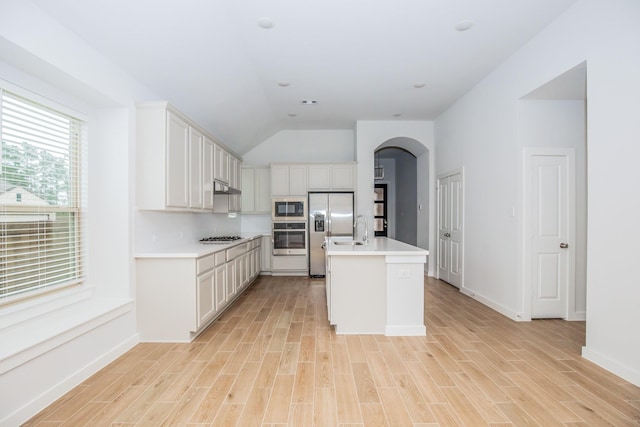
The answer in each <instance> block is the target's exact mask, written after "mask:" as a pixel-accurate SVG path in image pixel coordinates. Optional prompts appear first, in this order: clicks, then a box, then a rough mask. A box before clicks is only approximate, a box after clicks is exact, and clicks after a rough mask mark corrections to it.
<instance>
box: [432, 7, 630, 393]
mask: <svg viewBox="0 0 640 427" xmlns="http://www.w3.org/2000/svg"><path fill="white" fill-rule="evenodd" d="M638 16H640V3H639V2H637V1H635V0H612V1H610V2H602V1H598V0H581V1H579V2H577V3H576V4H575V5H574V6H572V7H571V8H569V9H568V10H567V11H566V12H565V13H564V14H563V15H561V16H560V17H559V18H558V19H556V20H555V21H554V22H553V23H551V24H550V25H549V26H547V27H546V28H545V29H544V30H543V31H541V32H540V33H539V34H538V35H537V36H536V37H534V38H533V39H532V40H531V41H530V42H529V43H528V44H527V45H525V46H524V47H523V48H521V49H520V50H519V51H518V52H516V53H515V54H514V55H513V56H512V57H510V58H509V59H508V60H507V61H505V62H504V63H503V64H502V65H501V66H499V67H498V68H496V69H495V70H494V71H493V72H492V73H491V74H490V75H489V76H487V77H486V78H485V79H484V80H483V81H481V82H480V83H479V84H478V85H476V87H474V89H473V90H471V91H470V92H468V93H467V94H466V95H465V96H464V97H463V98H461V99H460V100H458V101H457V102H456V103H455V104H454V105H453V106H452V107H451V108H449V109H448V110H447V111H446V112H445V113H444V114H442V115H441V116H440V117H439V118H438V119H437V120H436V125H435V128H436V139H437V153H438V155H437V160H436V169H437V171H436V172H437V173H442V172H445V171H447V170H452V169H456V168H460V167H462V166H464V167H465V183H466V189H465V195H466V197H467V199H466V200H465V204H466V206H465V207H466V223H465V225H466V234H465V239H466V242H465V248H466V252H465V278H466V284H465V285H466V286H467V287H469V288H470V289H471V290H473V291H474V293H475V294H476V295H479V296H481V297H482V298H483V299H485V300H486V301H488V302H490V303H491V304H494V305H495V306H496V307H498V309H499V310H500V311H501V312H503V313H504V314H506V315H508V316H510V317H512V318H514V319H515V318H517V315H518V313H519V310H520V308H521V307H520V305H519V301H518V287H519V286H520V284H521V280H522V278H521V277H519V275H518V268H517V266H518V263H519V258H520V257H521V255H522V251H521V248H520V247H519V245H518V233H519V231H520V230H519V227H518V216H519V215H521V212H519V210H518V209H516V218H512V217H511V215H510V212H511V211H512V209H513V208H514V207H518V206H520V204H519V200H520V198H521V196H522V188H521V187H520V186H519V184H518V183H519V181H520V179H519V174H520V173H521V170H520V166H519V165H520V164H521V158H520V155H521V154H520V153H521V148H522V145H521V144H522V142H521V141H520V140H519V138H518V128H517V122H518V117H517V111H518V100H519V99H520V98H522V97H523V96H524V95H526V94H528V93H530V92H531V91H532V90H534V89H536V88H537V87H540V86H542V85H543V84H545V83H546V82H548V81H550V80H552V79H553V78H555V77H556V76H558V75H560V74H562V73H564V72H565V71H567V70H570V69H571V68H573V67H574V66H576V65H577V64H580V63H582V62H584V61H586V63H587V70H588V71H587V75H588V77H587V94H588V111H587V135H588V136H587V139H588V167H587V170H588V172H587V173H588V176H587V179H588V226H587V230H588V242H587V252H588V255H587V292H586V294H587V301H586V318H587V338H586V345H585V347H584V349H583V355H584V356H585V357H587V358H588V359H590V360H592V361H594V362H596V363H598V364H599V365H601V366H603V367H605V368H606V369H608V370H610V371H612V372H614V373H616V374H618V375H620V376H622V377H623V378H625V379H627V380H629V381H631V382H633V383H634V384H636V385H640V342H639V341H638V340H633V339H629V331H634V330H636V329H637V328H638V327H640V311H639V310H638V309H637V305H638V301H640V286H638V275H637V271H636V269H635V265H636V264H637V260H636V257H637V254H638V253H640V222H638V221H637V218H638V217H640V198H638V197H636V196H634V195H637V192H638V189H637V183H638V182H640V168H638V167H637V159H638V158H639V157H640V146H638V144H637V141H638V140H640V120H638V115H637V112H638V111H640V55H639V54H638V52H639V51H638V43H637V41H638V40H640V28H639V27H638V26H637V23H636V20H637V17H638ZM612 224H615V225H618V227H615V226H613V227H612Z"/></svg>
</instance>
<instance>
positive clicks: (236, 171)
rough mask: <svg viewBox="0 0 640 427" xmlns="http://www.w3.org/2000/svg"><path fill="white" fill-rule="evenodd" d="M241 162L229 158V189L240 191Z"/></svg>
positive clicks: (233, 157) (232, 157)
mask: <svg viewBox="0 0 640 427" xmlns="http://www.w3.org/2000/svg"><path fill="white" fill-rule="evenodd" d="M240 164H241V162H240V160H239V159H238V158H236V157H235V156H231V155H230V156H229V187H231V188H236V189H240V179H241V172H240Z"/></svg>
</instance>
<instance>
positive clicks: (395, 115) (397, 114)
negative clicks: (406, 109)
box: [393, 113, 402, 117]
mask: <svg viewBox="0 0 640 427" xmlns="http://www.w3.org/2000/svg"><path fill="white" fill-rule="evenodd" d="M400 116H402V114H400V113H395V114H394V115H393V117H400Z"/></svg>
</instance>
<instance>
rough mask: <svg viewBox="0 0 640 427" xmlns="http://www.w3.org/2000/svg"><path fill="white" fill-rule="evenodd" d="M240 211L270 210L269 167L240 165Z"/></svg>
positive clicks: (257, 211) (260, 211)
mask: <svg viewBox="0 0 640 427" xmlns="http://www.w3.org/2000/svg"><path fill="white" fill-rule="evenodd" d="M242 212H243V213H269V212H271V171H270V170H269V168H266V167H253V166H242Z"/></svg>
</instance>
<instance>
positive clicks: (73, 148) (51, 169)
mask: <svg viewBox="0 0 640 427" xmlns="http://www.w3.org/2000/svg"><path fill="white" fill-rule="evenodd" d="M0 95H1V97H0V138H1V140H2V146H1V150H0V161H1V162H0V165H1V167H2V170H1V173H0V304H2V303H3V302H9V301H14V300H15V299H16V298H20V297H25V296H31V295H33V294H39V293H41V292H45V291H51V290H55V289H59V288H63V287H66V286H70V285H76V284H79V283H81V282H82V280H83V277H84V270H83V252H84V250H83V249H84V248H83V246H84V245H83V239H82V236H83V234H84V233H83V227H82V209H81V206H82V202H83V200H82V194H83V192H82V191H81V189H82V185H81V184H82V183H81V173H80V172H81V160H80V159H81V154H82V151H83V150H82V142H83V134H84V132H83V129H84V123H83V122H82V121H81V120H79V119H77V118H74V117H71V116H69V115H67V114H65V113H62V112H59V111H55V110H53V109H51V108H49V107H47V106H44V105H40V104H38V103H36V102H33V101H31V100H28V99H25V98H22V97H20V96H18V95H15V94H13V93H10V92H7V91H3V90H2V89H1V88H0Z"/></svg>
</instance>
